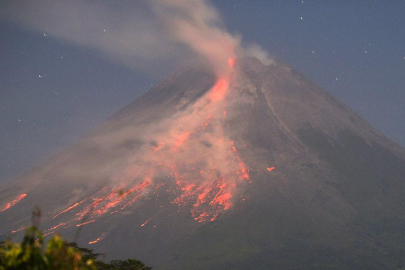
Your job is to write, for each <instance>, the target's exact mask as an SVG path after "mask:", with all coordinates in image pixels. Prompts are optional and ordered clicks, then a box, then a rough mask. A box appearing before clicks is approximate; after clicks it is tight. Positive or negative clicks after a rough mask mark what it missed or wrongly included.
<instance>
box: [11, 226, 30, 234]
mask: <svg viewBox="0 0 405 270" xmlns="http://www.w3.org/2000/svg"><path fill="white" fill-rule="evenodd" d="M25 228H27V227H21V228H19V229H17V230H14V231H11V233H16V232H19V231H22V230H24V229H25Z"/></svg>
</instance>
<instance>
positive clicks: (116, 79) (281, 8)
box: [0, 0, 405, 182]
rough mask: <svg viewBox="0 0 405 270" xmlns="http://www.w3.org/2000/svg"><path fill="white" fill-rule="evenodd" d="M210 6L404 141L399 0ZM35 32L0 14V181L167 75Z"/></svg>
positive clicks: (404, 50)
mask: <svg viewBox="0 0 405 270" xmlns="http://www.w3.org/2000/svg"><path fill="white" fill-rule="evenodd" d="M213 3H214V5H215V6H216V7H217V8H218V9H219V12H220V13H221V14H222V17H223V20H224V23H225V26H226V27H227V29H228V30H229V31H230V32H231V33H238V34H240V35H241V36H242V37H243V41H244V42H249V43H251V42H255V43H257V44H259V45H261V46H262V47H263V48H264V49H265V50H267V51H268V52H269V54H270V56H272V57H275V58H278V59H280V60H282V61H284V62H286V63H287V64H289V65H290V66H292V67H294V68H295V69H297V70H298V71H300V72H301V73H303V74H304V75H306V76H307V77H309V78H310V79H312V80H313V81H315V82H316V83H318V84H319V85H321V86H322V87H323V88H325V89H326V90H328V91H329V92H330V93H332V94H333V95H334V96H336V97H337V98H339V99H340V100H342V101H343V102H344V103H346V104H348V105H349V106H350V107H352V108H353V109H354V110H355V111H357V112H358V113H359V114H360V115H361V116H363V117H364V118H365V119H366V120H368V121H369V122H370V123H371V124H372V125H373V126H374V127H376V128H377V129H379V130H380V131H382V132H383V133H385V134H386V135H387V136H388V137H390V138H391V139H393V140H394V141H396V142H397V143H399V144H401V145H402V146H405V121H404V119H405V106H404V104H405V76H404V75H405V28H404V26H405V16H404V14H403V12H404V11H405V1H399V0H398V1H394V0H393V1H309V0H308V1H304V2H302V1H264V0H263V1H259V0H255V1H252V0H250V1H249V0H232V1H231V0H229V1H219V0H217V1H214V2H213ZM1 8H2V7H1V6H0V9H1ZM102 28H103V27H101V26H100V31H102V30H103V29H102ZM44 33H45V32H44V31H40V30H36V31H32V30H28V28H26V27H22V26H20V24H18V23H15V22H14V23H12V22H10V21H0V51H1V53H0V182H2V181H3V182H4V181H6V180H8V179H12V178H13V177H16V176H18V175H19V174H22V173H24V172H25V171H27V170H28V169H29V168H31V167H32V166H34V165H37V164H40V162H41V161H43V160H44V159H45V158H49V157H51V156H52V155H54V154H55V153H57V152H59V151H62V150H63V149H65V148H66V147H68V146H69V145H71V144H72V143H74V142H76V141H78V140H79V139H80V138H83V137H84V136H85V135H86V134H87V133H88V132H89V131H90V130H91V129H93V128H94V127H95V126H97V125H99V124H100V123H101V122H102V121H103V120H105V119H107V118H108V117H109V116H111V115H113V114H114V113H115V112H117V111H118V110H119V109H121V108H122V107H124V106H125V105H127V104H129V103H130V102H131V101H133V100H134V99H135V98H136V97H138V96H139V95H141V94H142V93H144V92H145V91H146V90H148V89H149V88H150V87H151V84H155V83H156V82H158V81H160V80H161V79H162V78H164V77H165V76H166V75H167V74H168V69H167V68H166V69H165V70H164V71H159V72H154V73H153V76H149V75H145V72H142V73H141V72H139V71H137V70H136V69H133V68H131V67H128V65H124V64H122V63H120V62H119V61H112V60H111V58H110V57H107V56H106V55H105V54H103V53H100V52H99V51H97V50H95V49H92V48H91V46H90V47H88V46H79V45H76V44H75V43H71V42H68V41H66V40H64V39H60V38H55V37H53V36H52V35H50V34H48V35H47V36H45V35H44ZM45 34H46V33H45ZM157 69H159V68H158V67H157ZM39 75H41V76H42V77H39Z"/></svg>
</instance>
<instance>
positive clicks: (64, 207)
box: [0, 57, 405, 269]
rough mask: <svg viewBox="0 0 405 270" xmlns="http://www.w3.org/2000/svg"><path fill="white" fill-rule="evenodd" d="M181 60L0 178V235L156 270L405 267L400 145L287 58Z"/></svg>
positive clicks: (404, 168)
mask: <svg viewBox="0 0 405 270" xmlns="http://www.w3.org/2000/svg"><path fill="white" fill-rule="evenodd" d="M229 64H230V65H231V66H232V72H231V73H230V75H229V76H228V77H224V78H218V77H216V76H214V75H213V74H212V73H211V72H209V69H207V68H205V67H204V66H199V65H195V66H194V65H193V66H190V67H187V68H185V69H181V70H179V71H177V72H175V73H174V74H172V75H171V76H169V77H168V78H167V79H165V80H164V81H163V82H162V83H160V84H159V85H157V86H156V87H154V88H152V89H151V90H149V91H147V92H146V93H145V94H144V95H142V96H141V97H139V98H138V99H136V100H135V101H134V102H133V103H132V104H130V105H128V106H127V107H125V108H124V109H123V110H121V111H120V112H118V113H117V114H116V115H114V116H113V117H111V118H110V119H108V120H107V121H106V122H104V123H103V124H102V125H101V126H100V127H99V128H97V129H96V130H94V131H93V132H92V133H90V134H89V135H88V136H87V137H86V138H85V139H83V140H82V141H81V142H79V143H77V144H76V145H74V146H72V147H71V148H70V149H67V150H66V151H65V152H64V153H62V154H60V155H58V156H56V157H54V158H53V159H51V160H48V161H47V162H45V163H44V164H43V165H41V166H39V167H37V168H35V169H33V170H31V171H29V172H28V173H27V174H25V175H24V176H23V177H21V178H19V179H16V180H15V181H12V182H11V183H8V184H7V185H4V186H3V187H1V192H0V202H1V204H0V222H1V225H2V226H1V228H0V233H1V235H0V237H1V238H3V239H4V238H6V237H7V236H12V237H18V236H19V235H21V234H22V233H23V230H24V228H25V227H27V226H29V225H30V220H31V211H32V209H33V207H34V206H35V205H37V206H38V207H40V208H41V210H42V219H41V223H40V227H41V229H42V230H43V231H44V233H45V234H46V235H52V234H54V233H60V234H62V235H63V236H64V237H65V238H66V239H67V240H68V241H77V242H78V243H79V245H82V246H88V247H89V248H91V249H93V250H95V251H97V252H99V253H105V254H107V256H108V257H110V258H130V257H132V258H137V259H139V260H141V261H143V262H144V263H145V264H147V265H150V266H153V267H154V268H156V269H399V268H403V267H405V257H404V251H405V239H404V236H405V225H404V224H405V223H404V222H405V150H404V149H403V148H401V147H400V146H398V145H397V144H395V143H393V142H392V141H390V140H389V139H387V138H386V137H385V136H384V135H383V134H381V133H380V132H378V131H377V130H375V129H374V128H373V127H371V126H370V125H369V124H368V123H367V122H366V121H365V120H363V119H362V118H361V117H360V116H359V115H357V114H356V113H355V112H354V111H353V110H351V109H350V108H348V107H347V106H345V105H344V104H342V103H341V102H340V101H338V100H337V99H335V98H334V97H333V96H331V95H330V94H329V93H328V92H326V91H325V90H323V89H321V88H320V87H319V86H317V85H316V84H315V83H313V82H311V81H310V80H308V79H306V78H305V77H304V76H303V75H301V74H300V73H299V72H297V71H295V70H293V69H292V68H290V67H288V66H287V65H285V64H283V63H282V62H274V63H273V64H271V65H268V66H266V65H263V64H262V63H261V62H260V61H259V60H258V59H256V58H248V57H246V58H243V59H239V60H235V61H234V60H230V61H229Z"/></svg>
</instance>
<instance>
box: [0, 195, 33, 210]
mask: <svg viewBox="0 0 405 270" xmlns="http://www.w3.org/2000/svg"><path fill="white" fill-rule="evenodd" d="M25 196H27V194H25V193H23V194H21V195H18V196H17V198H15V199H14V200H12V201H11V202H9V203H7V204H6V206H5V207H4V208H3V209H2V210H1V211H0V212H3V211H6V210H7V209H9V208H10V207H13V206H14V205H16V204H17V203H19V202H20V201H21V200H22V199H24V198H25Z"/></svg>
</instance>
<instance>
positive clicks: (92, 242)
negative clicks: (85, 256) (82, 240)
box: [89, 237, 103, 245]
mask: <svg viewBox="0 0 405 270" xmlns="http://www.w3.org/2000/svg"><path fill="white" fill-rule="evenodd" d="M100 240H103V238H100V237H98V238H97V239H96V240H94V241H90V242H89V245H92V244H95V243H97V242H98V241H100Z"/></svg>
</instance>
